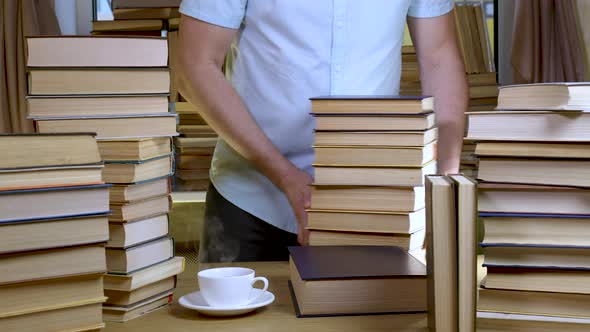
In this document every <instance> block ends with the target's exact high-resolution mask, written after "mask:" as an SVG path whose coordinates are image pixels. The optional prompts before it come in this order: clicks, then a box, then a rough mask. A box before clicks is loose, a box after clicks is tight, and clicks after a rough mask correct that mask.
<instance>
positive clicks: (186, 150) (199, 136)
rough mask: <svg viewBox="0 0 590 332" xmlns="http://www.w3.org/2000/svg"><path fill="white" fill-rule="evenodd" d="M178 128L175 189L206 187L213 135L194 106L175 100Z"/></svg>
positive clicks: (211, 155) (213, 142) (214, 138)
mask: <svg viewBox="0 0 590 332" xmlns="http://www.w3.org/2000/svg"><path fill="white" fill-rule="evenodd" d="M175 109H176V113H177V114H178V119H179V125H178V131H179V132H180V136H181V137H177V138H176V139H175V144H174V145H175V146H176V176H175V182H174V189H175V190H181V191H182V190H185V191H193V190H207V187H208V186H209V169H210V167H211V159H212V158H213V150H214V149H215V144H216V143H217V134H216V133H215V131H213V129H211V127H209V126H208V125H207V123H206V122H205V120H203V118H202V117H201V116H200V115H199V111H198V109H197V108H196V107H195V106H193V105H192V104H190V103H188V102H176V103H175Z"/></svg>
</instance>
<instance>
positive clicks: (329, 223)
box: [307, 209, 425, 234]
mask: <svg viewBox="0 0 590 332" xmlns="http://www.w3.org/2000/svg"><path fill="white" fill-rule="evenodd" d="M424 227H425V211H424V209H420V210H418V211H415V212H410V213H403V212H397V213H396V212H374V211H347V210H321V209H320V210H318V209H309V210H307V228H308V229H315V230H328V231H344V232H359V233H400V234H412V233H414V232H417V231H419V230H421V229H424Z"/></svg>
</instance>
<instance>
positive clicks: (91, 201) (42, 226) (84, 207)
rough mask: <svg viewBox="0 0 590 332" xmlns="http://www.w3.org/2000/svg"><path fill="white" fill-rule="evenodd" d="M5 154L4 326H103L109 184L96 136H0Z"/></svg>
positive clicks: (0, 204)
mask: <svg viewBox="0 0 590 332" xmlns="http://www.w3.org/2000/svg"><path fill="white" fill-rule="evenodd" d="M0 154H1V155H2V158H0V211H1V213H0V298H2V304H0V330H2V331H90V330H99V329H101V328H102V327H104V324H103V319H102V304H103V302H104V301H105V297H104V294H103V274H104V272H105V271H106V261H105V248H104V244H105V242H106V241H107V240H108V238H109V230H108V219H107V215H108V212H109V186H108V185H107V184H105V183H104V182H102V180H101V171H102V167H103V162H102V160H101V157H100V154H99V151H98V146H97V144H96V140H95V138H94V135H93V134H82V133H80V134H54V135H53V134H45V135H34V134H29V135H0Z"/></svg>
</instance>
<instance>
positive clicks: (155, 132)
mask: <svg viewBox="0 0 590 332" xmlns="http://www.w3.org/2000/svg"><path fill="white" fill-rule="evenodd" d="M36 126H37V131H38V132H40V133H67V132H81V131H82V132H95V133H96V138H97V139H126V138H146V137H156V136H175V135H177V132H176V114H173V113H162V114H150V115H146V116H140V115H137V116H125V117H113V118H64V119H52V120H45V119H44V120H38V121H36Z"/></svg>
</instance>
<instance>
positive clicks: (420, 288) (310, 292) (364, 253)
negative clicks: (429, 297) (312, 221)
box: [289, 246, 426, 317]
mask: <svg viewBox="0 0 590 332" xmlns="http://www.w3.org/2000/svg"><path fill="white" fill-rule="evenodd" d="M289 252H290V253H291V259H290V263H289V265H290V270H291V278H290V279H291V280H290V284H291V287H292V297H293V303H294V305H295V310H296V313H297V316H298V317H306V316H337V315H363V314H378V313H395V312H397V313H401V312H423V311H425V310H426V270H425V267H424V266H423V265H422V264H421V263H420V262H418V261H417V260H416V259H414V258H413V257H412V256H410V255H409V254H407V253H406V252H404V251H403V250H401V249H399V248H397V247H381V246H328V247H313V246H305V247H290V248H289ZM351 262H354V263H352V264H351ZM367 295H370V296H367Z"/></svg>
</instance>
